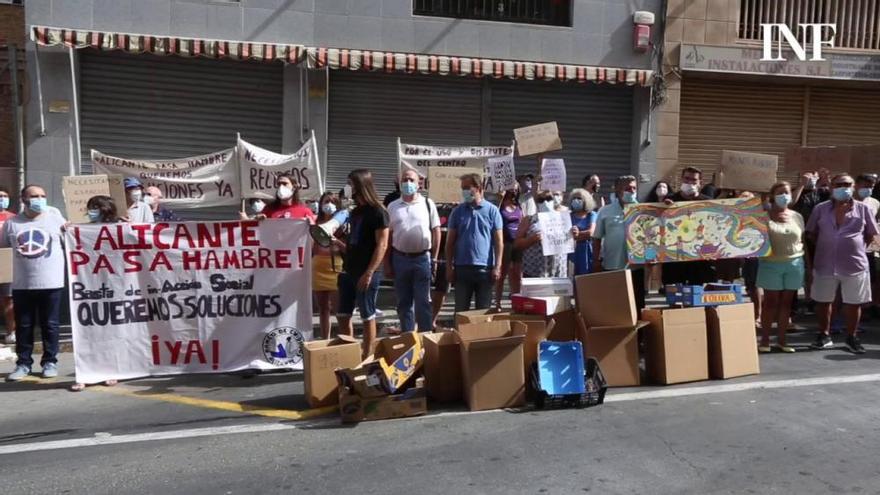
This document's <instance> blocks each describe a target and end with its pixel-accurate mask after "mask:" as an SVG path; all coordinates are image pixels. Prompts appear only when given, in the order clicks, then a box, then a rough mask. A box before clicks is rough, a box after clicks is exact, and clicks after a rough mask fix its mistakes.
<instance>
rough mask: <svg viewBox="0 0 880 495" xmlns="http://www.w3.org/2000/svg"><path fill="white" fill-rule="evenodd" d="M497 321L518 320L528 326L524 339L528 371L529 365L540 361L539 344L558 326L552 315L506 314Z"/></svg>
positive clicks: (526, 370)
mask: <svg viewBox="0 0 880 495" xmlns="http://www.w3.org/2000/svg"><path fill="white" fill-rule="evenodd" d="M495 321H518V322H520V323H522V324H524V325H525V326H526V336H525V339H524V341H523V370H524V371H525V372H526V373H528V370H529V367H530V366H531V365H532V364H533V363H535V362H537V361H538V344H540V343H541V342H543V341H545V340H547V337H548V336H549V335H550V334H551V333H552V332H553V329H554V328H555V327H556V320H554V319H553V317H552V316H540V315H520V314H517V315H504V316H502V317H500V318H498V319H496V320H495Z"/></svg>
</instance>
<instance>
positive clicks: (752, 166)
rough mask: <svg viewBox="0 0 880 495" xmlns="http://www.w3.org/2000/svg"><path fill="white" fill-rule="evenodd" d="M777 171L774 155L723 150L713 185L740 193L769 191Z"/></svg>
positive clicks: (777, 165)
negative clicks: (719, 167)
mask: <svg viewBox="0 0 880 495" xmlns="http://www.w3.org/2000/svg"><path fill="white" fill-rule="evenodd" d="M778 170H779V157H778V156H776V155H762V154H760V153H745V152H742V151H728V150H724V151H722V152H721V169H720V170H719V172H718V177H717V178H716V184H715V185H716V186H718V187H720V188H724V189H737V190H740V191H760V192H764V191H769V190H770V188H771V187H773V184H775V183H776V172H777V171H778Z"/></svg>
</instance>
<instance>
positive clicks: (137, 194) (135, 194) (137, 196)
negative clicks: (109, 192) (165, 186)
mask: <svg viewBox="0 0 880 495" xmlns="http://www.w3.org/2000/svg"><path fill="white" fill-rule="evenodd" d="M143 195H144V193H143V191H141V190H140V189H132V190H131V191H129V193H128V199H130V200H132V201H133V202H135V203H137V202H138V201H140V200H141V198H142V197H143Z"/></svg>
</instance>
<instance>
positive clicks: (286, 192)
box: [278, 186, 293, 200]
mask: <svg viewBox="0 0 880 495" xmlns="http://www.w3.org/2000/svg"><path fill="white" fill-rule="evenodd" d="M292 197H293V188H292V187H290V186H280V187H279V188H278V199H280V200H285V199H290V198H292Z"/></svg>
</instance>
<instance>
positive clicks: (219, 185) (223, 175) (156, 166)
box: [92, 148, 241, 208]
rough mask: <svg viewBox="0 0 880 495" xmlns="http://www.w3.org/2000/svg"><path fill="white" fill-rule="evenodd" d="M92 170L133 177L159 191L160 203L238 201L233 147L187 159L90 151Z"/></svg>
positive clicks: (182, 205) (190, 204) (181, 204)
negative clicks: (160, 195) (143, 158)
mask: <svg viewBox="0 0 880 495" xmlns="http://www.w3.org/2000/svg"><path fill="white" fill-rule="evenodd" d="M92 163H93V164H94V168H95V172H97V173H101V174H119V175H123V176H126V177H137V178H138V179H140V181H141V183H142V184H143V185H144V187H145V188H146V187H150V186H155V187H158V188H159V190H161V191H162V204H164V205H165V206H168V207H178V208H193V207H204V206H227V205H235V204H238V201H239V199H240V198H241V194H240V191H239V186H238V184H239V179H240V177H239V174H238V167H237V166H236V156H235V148H230V149H228V150H223V151H218V152H216V153H209V154H207V155H201V156H192V157H189V158H174V159H171V160H132V159H128V158H119V157H115V156H110V155H105V154H104V153H101V152H100V151H97V150H92Z"/></svg>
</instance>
